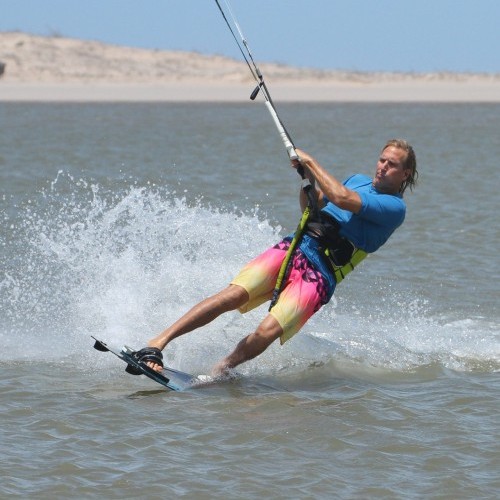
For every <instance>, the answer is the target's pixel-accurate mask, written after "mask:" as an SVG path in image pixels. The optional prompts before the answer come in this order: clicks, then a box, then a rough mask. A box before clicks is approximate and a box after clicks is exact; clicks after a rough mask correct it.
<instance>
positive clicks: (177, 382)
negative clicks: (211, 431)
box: [92, 336, 203, 391]
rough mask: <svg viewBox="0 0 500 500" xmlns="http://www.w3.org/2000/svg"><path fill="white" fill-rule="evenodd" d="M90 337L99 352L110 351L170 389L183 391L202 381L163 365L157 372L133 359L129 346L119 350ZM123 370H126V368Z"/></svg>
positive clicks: (132, 352)
mask: <svg viewBox="0 0 500 500" xmlns="http://www.w3.org/2000/svg"><path fill="white" fill-rule="evenodd" d="M92 338H93V339H94V340H95V344H94V349H97V350H98V351H101V352H111V353H112V354H114V355H115V356H116V357H117V358H119V359H121V360H122V361H124V362H125V363H127V365H130V366H132V367H133V368H136V369H137V370H139V371H140V372H141V373H142V374H144V375H146V377H148V378H150V379H151V380H154V381H155V382H157V383H158V384H161V385H163V386H164V387H167V388H168V389H170V390H172V391H184V390H186V389H189V388H190V387H193V386H195V385H199V384H201V383H203V381H202V380H201V379H199V378H198V377H195V376H194V375H190V374H189V373H184V372H181V371H178V370H174V369H173V368H169V367H164V368H163V369H162V370H161V372H157V371H155V370H153V369H152V368H149V366H147V365H145V364H144V363H140V362H138V361H137V360H136V359H134V357H133V356H132V355H133V354H134V352H136V351H134V350H133V349H131V348H130V347H127V346H124V347H123V348H122V349H121V350H120V351H119V350H117V349H114V348H112V347H110V346H109V345H108V344H106V343H105V342H103V341H102V340H99V339H96V338H95V337H94V336H92ZM125 370H126V371H127V369H125Z"/></svg>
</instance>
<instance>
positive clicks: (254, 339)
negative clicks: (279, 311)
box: [213, 314, 283, 376]
mask: <svg viewBox="0 0 500 500" xmlns="http://www.w3.org/2000/svg"><path fill="white" fill-rule="evenodd" d="M282 334H283V329H282V328H281V326H280V324H279V323H278V321H277V320H276V318H274V317H273V316H271V315H270V314H268V315H267V316H266V318H265V319H264V321H262V323H261V324H260V325H259V327H258V328H257V330H255V332H254V333H251V334H250V335H248V336H247V337H245V338H244V339H242V340H241V341H240V342H239V343H238V345H237V346H236V348H235V349H234V351H233V352H232V353H231V354H229V356H226V357H225V358H224V359H222V360H221V361H219V363H217V365H215V367H214V369H213V374H214V375H216V376H217V375H223V374H224V373H226V372H227V371H228V370H230V369H231V368H234V367H236V366H238V365H240V364H241V363H244V362H245V361H249V360H250V359H253V358H255V357H256V356H258V355H259V354H262V353H263V352H264V351H265V350H266V349H267V348H268V347H269V346H270V345H271V344H272V343H273V342H274V341H275V340H276V339H277V338H279V337H280V336H281V335H282Z"/></svg>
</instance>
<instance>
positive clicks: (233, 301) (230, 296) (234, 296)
mask: <svg viewBox="0 0 500 500" xmlns="http://www.w3.org/2000/svg"><path fill="white" fill-rule="evenodd" d="M219 300H220V301H221V303H222V305H223V307H224V309H226V310H228V311H230V310H233V309H238V308H239V307H241V306H243V305H244V304H246V303H247V302H248V300H249V296H248V292H247V291H246V290H245V289H244V288H243V287H241V286H239V285H229V286H228V287H227V288H225V289H224V290H222V291H221V292H220V293H219Z"/></svg>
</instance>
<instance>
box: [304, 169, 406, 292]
mask: <svg viewBox="0 0 500 500" xmlns="http://www.w3.org/2000/svg"><path fill="white" fill-rule="evenodd" d="M343 184H344V186H346V187H347V188H349V189H351V190H352V191H356V192H357V193H358V194H359V196H360V198H361V209H360V211H359V213H357V214H354V213H353V212H350V211H349V210H344V209H342V208H339V207H337V206H336V205H334V204H333V203H332V202H331V201H329V200H328V198H326V197H325V198H324V201H325V203H326V206H325V207H324V208H322V210H321V211H322V212H325V213H327V214H328V215H330V216H331V217H333V218H334V219H335V220H337V221H338V223H339V224H340V228H341V229H340V235H341V236H344V237H345V238H347V239H348V240H349V241H351V242H352V243H353V244H354V245H355V246H356V247H357V248H361V249H362V250H364V251H365V252H367V253H373V252H375V251H376V250H378V249H379V248H380V247H381V246H382V245H383V244H384V243H385V242H386V241H387V240H388V239H389V237H390V236H391V234H392V233H393V232H394V231H395V230H396V229H397V228H398V227H399V226H400V225H401V224H402V223H403V221H404V219H405V214H406V204H405V202H404V201H403V198H402V196H401V195H400V194H399V193H398V194H385V193H380V192H379V191H377V190H376V189H375V188H374V187H373V185H372V179H371V178H370V177H368V176H367V175H362V174H355V175H352V176H351V177H349V178H348V179H346V180H345V181H344V182H343ZM318 247H319V244H318V241H317V240H315V239H314V238H311V237H309V236H307V235H304V237H303V239H302V241H301V243H300V249H301V251H302V252H303V253H304V255H305V256H306V257H307V258H308V259H309V260H310V261H311V262H312V263H313V264H314V266H315V267H316V268H317V269H318V270H319V271H320V272H321V274H322V275H323V276H324V277H325V279H326V280H327V282H328V284H329V292H330V293H329V294H328V300H330V298H331V296H332V295H333V292H334V290H335V278H334V276H333V274H332V272H331V271H330V269H329V267H328V265H327V263H326V262H325V259H324V258H323V257H322V256H321V254H320V251H319V248H318Z"/></svg>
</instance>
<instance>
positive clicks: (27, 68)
mask: <svg viewBox="0 0 500 500" xmlns="http://www.w3.org/2000/svg"><path fill="white" fill-rule="evenodd" d="M257 63H258V64H259V67H260V69H261V70H262V73H263V74H264V76H265V80H266V83H267V85H268V86H269V89H270V90H271V93H272V96H273V99H274V100H277V101H278V100H279V101H284V102H293V101H305V102H321V101H328V102H335V101H341V102H500V75H498V74H496V75H491V74H462V73H460V74H458V73H426V74H417V73H363V72H348V71H339V70H331V71H324V70H316V69H310V68H295V67H290V66H285V65H279V64H269V63H265V62H262V61H257ZM2 64H3V74H2V75H1V76H0V101H3V102H9V101H10V102H20V101H21V102H37V101H40V102H57V101H60V102H132V101H139V102H147V101H160V102H161V101H163V102H182V101H191V102H196V101H199V102H214V101H220V102H244V101H247V100H249V96H250V93H251V92H252V90H253V88H254V87H255V81H254V80H253V78H252V76H251V74H250V72H249V70H248V68H247V66H246V64H245V63H244V62H241V61H237V60H233V59H229V58H226V57H222V56H218V55H203V54H199V53H194V52H180V51H166V50H146V49H138V48H132V47H121V46H115V45H109V44H104V43H101V42H97V41H86V40H77V39H71V38H63V37H55V36H52V37H49V36H35V35H30V34H27V33H21V32H8V33H0V68H2Z"/></svg>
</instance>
